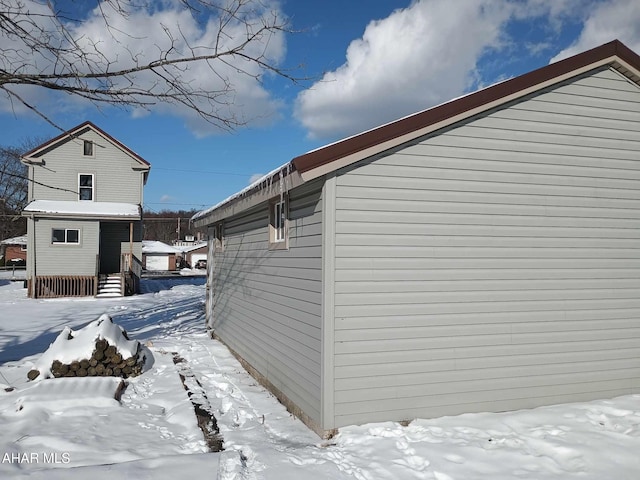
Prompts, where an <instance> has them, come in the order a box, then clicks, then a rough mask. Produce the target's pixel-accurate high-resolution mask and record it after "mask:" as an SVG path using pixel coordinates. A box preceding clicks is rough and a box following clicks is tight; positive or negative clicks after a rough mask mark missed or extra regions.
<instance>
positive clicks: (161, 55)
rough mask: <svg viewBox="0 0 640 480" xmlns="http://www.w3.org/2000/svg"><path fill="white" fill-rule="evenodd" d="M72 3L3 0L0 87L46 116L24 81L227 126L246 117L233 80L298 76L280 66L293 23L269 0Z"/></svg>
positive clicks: (257, 83) (0, 9) (258, 81)
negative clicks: (173, 109)
mask: <svg viewBox="0 0 640 480" xmlns="http://www.w3.org/2000/svg"><path fill="white" fill-rule="evenodd" d="M69 3H70V4H71V5H72V6H73V5H74V4H75V6H77V7H78V8H77V9H76V10H77V11H78V12H81V13H78V14H72V13H70V12H65V11H62V10H56V7H55V6H54V4H53V3H52V2H45V1H43V0H0V92H4V94H5V95H6V96H8V97H10V98H11V99H13V100H15V101H17V102H18V103H20V104H22V105H24V106H25V107H26V108H28V109H30V110H33V111H35V112H37V113H38V114H39V115H40V116H42V117H43V118H44V119H45V120H47V121H49V122H50V123H52V122H51V120H50V115H48V114H46V113H45V112H42V111H40V110H39V109H38V108H37V107H35V106H34V105H36V103H34V102H33V101H30V100H29V98H28V96H27V95H25V94H24V91H25V90H24V89H25V88H28V87H39V88H40V89H47V90H52V91H57V92H64V93H66V94H69V95H71V96H74V97H78V98H83V99H86V100H88V101H90V102H93V103H94V104H95V105H100V104H102V105H104V104H108V105H116V106H121V107H128V108H143V109H152V108H155V107H156V106H159V105H162V104H164V105H173V106H177V107H179V108H181V109H183V111H185V112H191V113H192V114H195V115H196V116H198V117H200V118H202V119H204V120H206V121H207V122H209V123H211V124H213V125H215V126H216V127H217V128H219V129H222V130H233V129H235V128H237V127H240V126H242V125H244V124H245V123H246V120H243V119H241V117H238V116H237V115H236V114H235V113H234V112H235V111H236V110H239V108H238V107H239V106H238V105H236V104H235V102H236V99H237V98H238V94H239V93H240V92H239V88H240V87H239V85H244V84H246V82H248V81H250V82H253V83H254V84H255V86H256V88H262V87H261V85H262V82H263V79H264V76H265V75H269V76H275V77H280V78H283V79H286V80H288V81H290V82H293V83H298V82H300V81H302V80H305V79H304V78H301V77H296V76H295V75H294V73H292V72H291V71H288V70H286V69H284V68H283V67H281V66H280V60H281V57H282V55H283V53H282V48H279V47H278V45H279V43H282V42H283V40H282V39H283V36H284V35H286V34H287V33H289V32H290V30H289V29H288V27H287V22H286V19H283V18H282V17H281V15H280V14H279V12H278V11H277V10H276V9H275V8H272V7H270V5H269V3H268V2H266V1H265V2H263V1H262V0H174V1H173V2H163V3H160V4H159V3H158V2H154V1H144V0H101V1H97V2H96V5H95V8H94V9H93V10H90V11H87V2H84V1H82V2H81V1H77V2H73V1H70V2H69ZM162 8H164V10H162ZM242 118H243V117H242Z"/></svg>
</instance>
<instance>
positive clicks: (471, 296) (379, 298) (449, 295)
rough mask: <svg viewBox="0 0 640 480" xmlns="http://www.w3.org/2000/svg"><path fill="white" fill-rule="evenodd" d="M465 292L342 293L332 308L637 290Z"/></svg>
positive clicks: (615, 295) (620, 294) (632, 294)
mask: <svg viewBox="0 0 640 480" xmlns="http://www.w3.org/2000/svg"><path fill="white" fill-rule="evenodd" d="M478 288H479V289H478V290H467V291H464V292H462V291H453V292H442V291H441V292H420V293H416V292H387V293H386V294H385V295H380V294H379V293H345V294H341V293H338V294H336V300H335V302H336V306H340V307H341V306H358V305H360V306H366V305H384V306H385V307H389V306H392V305H407V304H420V305H424V306H425V308H426V311H428V308H429V307H428V305H429V304H430V303H446V302H452V303H454V302H459V303H468V302H490V303H493V302H519V301H545V302H549V301H555V300H559V301H571V300H582V299H584V300H592V299H622V300H624V299H634V298H636V296H637V292H638V290H637V289H635V288H617V289H574V290H559V291H558V290H553V289H545V290H528V289H527V290H524V289H523V290H495V291H494V290H481V287H478Z"/></svg>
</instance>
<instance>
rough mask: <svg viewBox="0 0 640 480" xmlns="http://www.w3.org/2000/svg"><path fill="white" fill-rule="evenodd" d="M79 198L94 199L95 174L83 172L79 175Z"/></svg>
mask: <svg viewBox="0 0 640 480" xmlns="http://www.w3.org/2000/svg"><path fill="white" fill-rule="evenodd" d="M78 199H79V200H93V174H91V173H90V174H83V173H81V174H80V175H79V176H78Z"/></svg>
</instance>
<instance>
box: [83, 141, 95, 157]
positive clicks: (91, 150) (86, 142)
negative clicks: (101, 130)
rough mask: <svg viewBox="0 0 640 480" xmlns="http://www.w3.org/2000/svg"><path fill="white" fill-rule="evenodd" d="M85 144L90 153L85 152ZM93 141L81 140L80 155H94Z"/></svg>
mask: <svg viewBox="0 0 640 480" xmlns="http://www.w3.org/2000/svg"><path fill="white" fill-rule="evenodd" d="M87 146H90V147H89V151H90V153H87ZM95 147H96V145H95V143H93V142H92V141H91V140H83V142H82V155H83V156H85V157H94V156H95V151H96V150H95Z"/></svg>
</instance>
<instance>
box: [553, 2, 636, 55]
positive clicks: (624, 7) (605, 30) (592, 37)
mask: <svg viewBox="0 0 640 480" xmlns="http://www.w3.org/2000/svg"><path fill="white" fill-rule="evenodd" d="M615 39H617V40H620V41H621V42H623V43H624V44H625V45H626V46H627V47H629V48H630V49H631V50H634V51H636V52H638V51H640V2H638V0H610V1H605V2H600V3H598V4H596V5H595V6H594V8H593V9H592V10H590V11H589V13H588V15H587V18H586V20H585V22H584V28H583V29H582V32H581V33H580V36H579V37H578V39H577V40H576V41H575V42H574V43H572V44H571V46H569V47H568V48H566V49H564V50H562V51H561V52H560V53H559V54H558V55H556V56H555V57H554V58H553V59H551V61H552V62H555V61H558V60H561V59H563V58H567V57H570V56H571V55H575V54H577V53H580V52H583V51H585V50H588V49H590V48H594V47H597V46H598V45H602V44H603V43H607V42H610V41H611V40H615Z"/></svg>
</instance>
